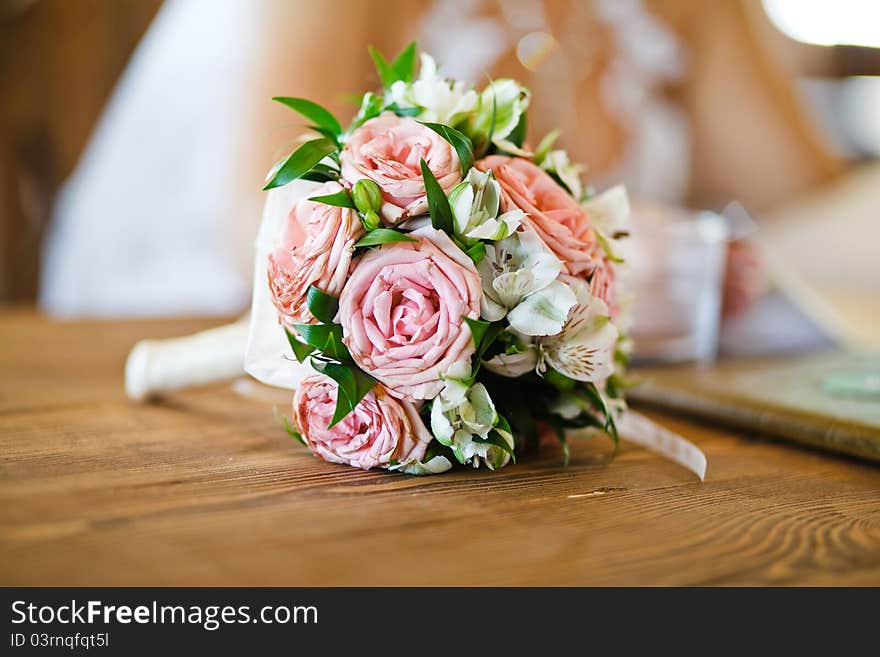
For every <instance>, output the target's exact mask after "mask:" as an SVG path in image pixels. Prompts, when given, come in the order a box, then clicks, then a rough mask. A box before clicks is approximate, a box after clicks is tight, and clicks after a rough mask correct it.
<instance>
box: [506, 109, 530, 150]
mask: <svg viewBox="0 0 880 657" xmlns="http://www.w3.org/2000/svg"><path fill="white" fill-rule="evenodd" d="M527 129H528V121H527V120H526V113H525V112H523V113H522V114H520V117H519V121H518V122H517V124H516V127H515V128H514V129H513V131H512V132H511V133H510V134H509V135H508V136H507V141H509V142H511V143H512V144H515V145H516V147H517V148H522V145H523V142H524V141H525V140H526V130H527Z"/></svg>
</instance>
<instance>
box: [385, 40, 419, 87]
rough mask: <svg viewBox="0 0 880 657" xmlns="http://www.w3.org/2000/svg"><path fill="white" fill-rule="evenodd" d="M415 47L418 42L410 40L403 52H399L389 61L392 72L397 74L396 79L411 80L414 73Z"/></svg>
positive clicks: (416, 47)
mask: <svg viewBox="0 0 880 657" xmlns="http://www.w3.org/2000/svg"><path fill="white" fill-rule="evenodd" d="M417 49H418V44H417V43H416V42H415V41H412V42H410V44H409V45H408V46H407V47H406V48H404V49H403V52H401V53H400V54H399V55H398V56H397V57H396V58H395V60H394V61H393V62H392V63H391V68H392V69H394V73H395V74H396V75H397V79H398V80H403V81H404V82H412V79H413V77H414V76H415V74H416V50H417Z"/></svg>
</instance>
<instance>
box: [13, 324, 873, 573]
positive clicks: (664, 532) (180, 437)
mask: <svg viewBox="0 0 880 657" xmlns="http://www.w3.org/2000/svg"><path fill="white" fill-rule="evenodd" d="M210 325H211V322H210V321H208V320H180V321H171V322H134V323H101V322H83V323H69V324H65V323H56V322H51V321H49V320H47V319H44V318H40V317H38V316H37V315H36V314H34V313H33V312H31V311H29V310H6V311H3V312H2V313H0V373H2V376H0V584H2V585H39V584H47V585H48V584H58V585H62V584H64V585H85V584H89V585H198V584H201V585H382V584H422V585H431V584H434V585H449V584H464V585H469V584H495V585H516V584H523V585H532V584H547V585H551V584H558V585H568V584H603V585H634V584H652V585H655V584H826V585H827V584H856V585H861V584H874V585H877V584H880V468H877V467H876V466H873V465H870V464H866V463H860V462H858V461H853V460H847V459H843V458H837V457H833V456H826V455H824V454H821V453H819V452H814V451H809V450H804V449H798V448H795V447H789V446H786V445H782V444H775V443H771V442H765V441H763V440H760V439H757V438H755V437H752V436H748V435H743V434H736V433H732V432H729V431H727V430H723V429H718V428H713V427H709V426H706V425H698V424H693V423H690V422H688V421H686V420H683V419H679V418H673V417H664V416H660V415H655V417H656V418H657V419H660V420H661V421H662V422H663V423H665V424H666V425H667V426H669V427H670V428H672V429H674V430H676V431H679V432H680V433H682V434H684V435H685V436H687V437H689V438H690V439H692V440H693V441H694V442H696V443H697V444H699V445H700V447H701V448H702V449H703V450H704V451H705V452H706V455H707V456H708V459H709V469H708V475H707V479H706V482H705V483H702V484H701V483H699V482H698V481H696V480H695V478H694V477H693V476H692V475H691V474H690V473H688V472H687V471H685V470H683V469H680V468H679V467H677V466H675V465H673V464H671V463H669V462H667V461H664V460H662V459H661V458H659V457H657V456H655V455H653V454H651V453H649V452H646V451H644V450H642V449H640V448H637V447H635V446H631V445H626V444H624V446H623V449H622V451H621V452H620V454H619V455H618V456H617V458H616V459H615V460H614V461H613V462H610V463H609V461H608V457H609V454H610V445H609V444H607V443H606V442H604V441H602V440H593V441H581V442H576V443H574V444H573V445H572V461H571V465H570V466H569V467H568V468H563V467H562V465H561V455H560V453H559V452H558V450H555V449H551V450H546V451H545V452H543V453H542V454H541V455H539V456H534V457H531V458H529V459H526V460H525V461H523V462H521V463H520V464H519V465H515V466H511V467H508V468H505V469H504V470H502V471H501V472H498V473H490V472H483V471H478V472H471V471H468V470H459V471H455V472H453V473H449V474H446V475H442V476H439V477H431V478H414V477H407V476H402V475H394V474H387V473H369V472H362V471H358V470H354V469H351V468H346V467H342V466H334V465H330V464H326V463H323V462H321V461H318V460H316V459H314V458H313V457H311V456H310V455H309V453H308V452H307V451H306V450H305V449H304V448H302V447H301V446H299V445H298V444H296V443H294V442H293V441H292V440H291V439H290V438H288V437H287V436H286V434H285V433H284V432H283V431H282V430H280V429H279V428H278V426H277V425H276V423H275V420H274V418H273V415H272V404H271V403H267V402H265V401H262V402H261V401H257V400H254V399H251V398H246V397H243V396H241V395H240V394H237V393H236V392H233V391H232V390H231V389H230V386H229V385H221V386H215V387H213V388H210V389H204V390H199V391H191V392H186V393H183V394H180V395H177V396H175V397H173V398H172V399H169V400H167V401H165V402H163V403H161V404H159V405H152V406H146V405H138V404H133V403H130V402H129V401H127V400H126V398H125V396H124V394H123V391H122V367H123V362H124V358H125V355H126V353H127V351H128V349H129V348H130V347H131V345H132V344H133V343H134V342H135V341H136V340H137V339H138V338H140V337H163V336H172V335H178V334H182V333H186V332H189V331H192V330H196V329H201V328H205V327H207V326H210Z"/></svg>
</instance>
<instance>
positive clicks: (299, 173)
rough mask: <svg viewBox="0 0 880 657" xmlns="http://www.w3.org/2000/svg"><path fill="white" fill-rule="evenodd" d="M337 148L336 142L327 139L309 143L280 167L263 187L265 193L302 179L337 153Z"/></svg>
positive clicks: (297, 150)
mask: <svg viewBox="0 0 880 657" xmlns="http://www.w3.org/2000/svg"><path fill="white" fill-rule="evenodd" d="M337 148H338V146H337V145H336V144H335V143H334V142H332V141H330V140H329V139H326V138H322V139H313V140H312V141H307V142H306V143H305V144H303V145H302V146H300V147H299V148H298V149H296V150H295V151H294V152H293V154H292V155H291V156H290V157H288V158H287V159H286V160H285V161H284V163H283V164H281V166H280V167H278V169H277V170H276V171H275V172H274V173H273V175H272V178H271V180H269V182H268V183H266V186H265V187H263V191H266V190H267V189H273V188H275V187H281V186H282V185H286V184H287V183H290V182H293V181H294V180H297V179H299V178H302V177H303V175H305V174H306V173H308V172H309V171H310V170H311V169H312V167H314V166H315V165H316V164H318V163H319V162H320V161H321V160H323V159H324V158H325V157H327V156H328V155H330V153H333V152H334V151H336V150H337Z"/></svg>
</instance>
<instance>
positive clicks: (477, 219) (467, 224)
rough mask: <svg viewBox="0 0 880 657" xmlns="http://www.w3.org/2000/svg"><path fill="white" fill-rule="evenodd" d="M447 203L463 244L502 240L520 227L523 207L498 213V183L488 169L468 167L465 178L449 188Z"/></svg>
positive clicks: (499, 196)
mask: <svg viewBox="0 0 880 657" xmlns="http://www.w3.org/2000/svg"><path fill="white" fill-rule="evenodd" d="M449 205H450V207H451V208H452V216H453V218H454V219H455V234H456V236H457V237H459V238H461V240H462V241H463V242H464V243H465V244H468V245H470V244H473V243H475V242H477V241H478V240H495V241H497V240H502V239H504V238H506V237H510V235H511V234H513V232H514V231H515V230H516V229H517V228H519V225H520V223H521V222H522V220H523V218H524V217H525V213H524V212H523V211H522V210H519V209H517V210H511V211H510V212H505V213H504V214H502V215H501V216H498V211H499V210H500V208H501V186H500V185H499V184H498V182H497V181H496V180H495V176H494V175H493V174H492V172H491V171H485V172H484V171H480V170H479V169H471V170H470V171H468V174H467V176H466V177H465V179H464V180H463V181H462V182H460V183H458V185H456V186H455V187H453V188H452V191H451V192H450V193H449Z"/></svg>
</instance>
